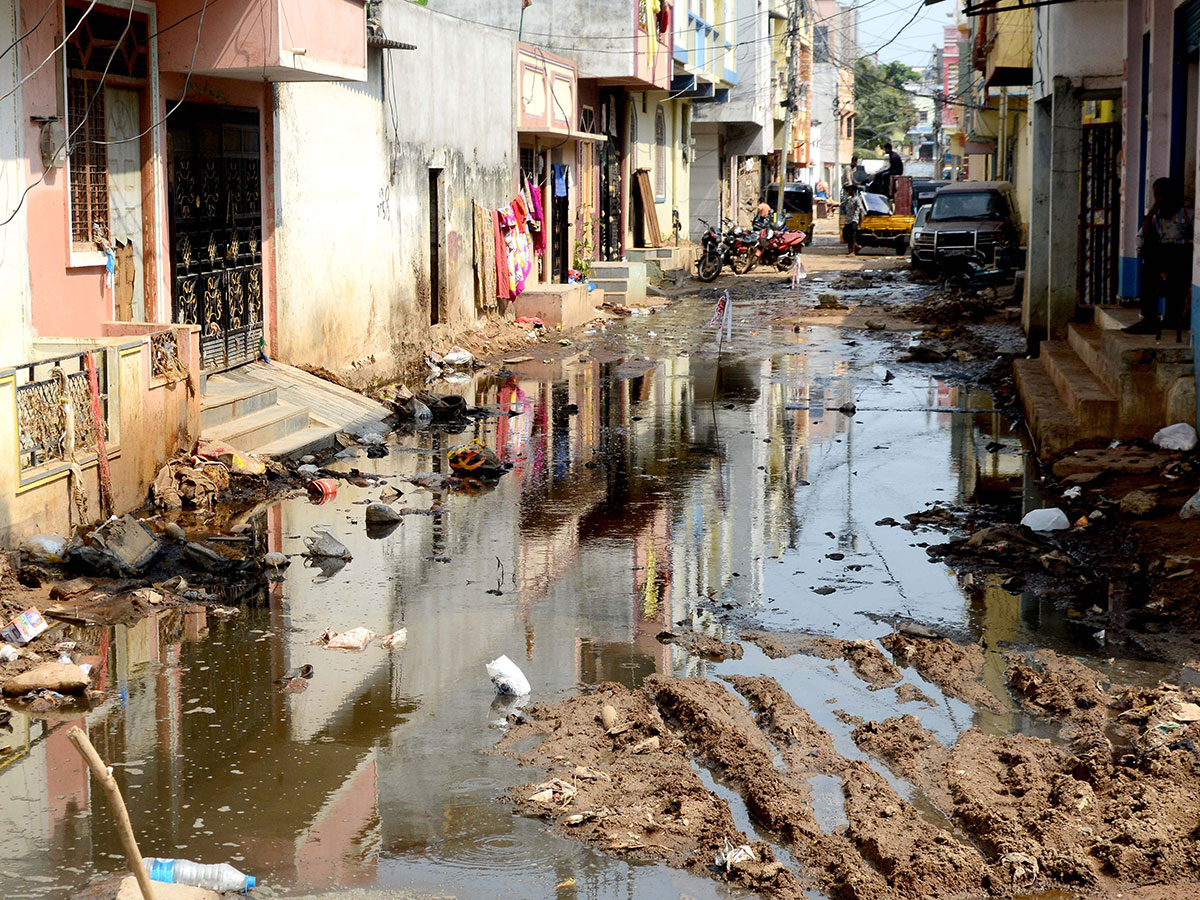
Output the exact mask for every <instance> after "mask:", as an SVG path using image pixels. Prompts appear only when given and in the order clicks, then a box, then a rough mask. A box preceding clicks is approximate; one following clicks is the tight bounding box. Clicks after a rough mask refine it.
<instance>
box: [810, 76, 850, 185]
mask: <svg viewBox="0 0 1200 900" xmlns="http://www.w3.org/2000/svg"><path fill="white" fill-rule="evenodd" d="M812 84H813V87H812V104H813V105H812V117H813V121H815V122H820V123H821V124H820V125H814V126H813V129H812V133H813V148H812V150H813V152H812V160H813V169H814V171H816V172H819V173H822V174H824V169H823V168H822V166H823V164H824V163H827V162H833V161H834V160H836V159H837V151H838V115H837V112H836V111H835V110H834V108H833V101H834V99H836V98H837V91H838V69H837V66H834V65H830V64H828V63H817V64H816V65H814V66H813V82H812ZM848 162H850V160H849V159H844V160H842V163H843V164H845V163H848Z"/></svg>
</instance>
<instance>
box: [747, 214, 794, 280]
mask: <svg viewBox="0 0 1200 900" xmlns="http://www.w3.org/2000/svg"><path fill="white" fill-rule="evenodd" d="M754 224H755V227H756V228H758V229H759V232H758V240H757V242H756V244H755V246H754V248H753V249H752V250H751V252H750V255H749V264H748V265H747V267H746V271H747V272H749V271H750V270H751V269H753V268H754V267H755V266H757V265H768V266H774V267H775V268H776V269H777V270H778V271H780V272H786V271H787V270H788V269H790V268H791V267H792V266H793V265H794V264H795V262H796V256H797V254H799V253H800V251H801V250H802V249H803V247H804V238H805V234H804V232H803V231H787V230H786V226H785V225H784V223H783V221H782V220H778V219H777V220H775V221H774V222H767V221H765V220H764V219H762V218H756V219H755V222H754Z"/></svg>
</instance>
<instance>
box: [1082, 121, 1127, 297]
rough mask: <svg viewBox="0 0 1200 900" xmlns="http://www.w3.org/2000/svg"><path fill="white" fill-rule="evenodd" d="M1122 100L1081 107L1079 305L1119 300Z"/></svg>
mask: <svg viewBox="0 0 1200 900" xmlns="http://www.w3.org/2000/svg"><path fill="white" fill-rule="evenodd" d="M1120 121H1121V113H1120V100H1117V99H1113V100H1089V101H1087V102H1085V103H1084V115H1083V131H1082V136H1081V142H1082V145H1081V147H1080V159H1081V173H1080V175H1081V177H1080V180H1079V184H1080V193H1079V202H1080V211H1079V213H1080V215H1079V302H1080V303H1081V304H1082V305H1084V306H1097V305H1100V304H1104V303H1112V302H1114V301H1115V300H1116V298H1117V259H1118V256H1119V255H1120V254H1119V247H1118V242H1119V239H1120V230H1119V229H1120V221H1121V212H1120V210H1121V124H1120Z"/></svg>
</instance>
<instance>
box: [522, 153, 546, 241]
mask: <svg viewBox="0 0 1200 900" xmlns="http://www.w3.org/2000/svg"><path fill="white" fill-rule="evenodd" d="M521 181H522V183H523V184H524V186H525V198H526V202H528V203H529V212H530V217H529V237H530V239H531V240H532V241H533V251H534V253H537V254H538V255H539V256H540V255H541V254H543V253H545V252H546V214H545V211H544V210H543V209H542V191H541V189H540V188H539V187H538V186H537V183H536V182H532V183H531V182H530V181H528V180H527V179H526V178H525V173H523V172H522V173H521Z"/></svg>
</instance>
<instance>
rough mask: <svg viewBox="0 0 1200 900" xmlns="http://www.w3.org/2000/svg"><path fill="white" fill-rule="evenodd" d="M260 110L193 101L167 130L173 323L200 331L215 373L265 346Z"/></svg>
mask: <svg viewBox="0 0 1200 900" xmlns="http://www.w3.org/2000/svg"><path fill="white" fill-rule="evenodd" d="M258 128H259V124H258V112H257V110H251V109H234V108H230V107H221V106H210V105H207V104H200V103H185V104H183V105H182V106H180V107H179V109H178V110H177V111H176V112H175V113H174V114H173V115H172V116H171V118H170V121H169V124H168V127H167V158H168V161H169V162H168V164H169V166H170V173H169V176H168V183H169V184H170V209H171V223H170V225H171V228H170V231H171V271H172V273H173V279H172V289H171V301H172V311H171V312H172V319H173V320H174V321H175V322H178V323H180V324H189V325H199V326H200V361H201V366H202V368H204V369H205V370H208V371H220V370H223V369H231V368H233V367H234V366H239V365H242V364H244V363H248V362H251V361H252V360H254V359H255V358H256V357H257V356H258V354H259V350H260V347H261V345H262V340H263V289H262V208H261V207H262V204H261V185H260V175H259V149H258V148H259V144H258Z"/></svg>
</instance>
